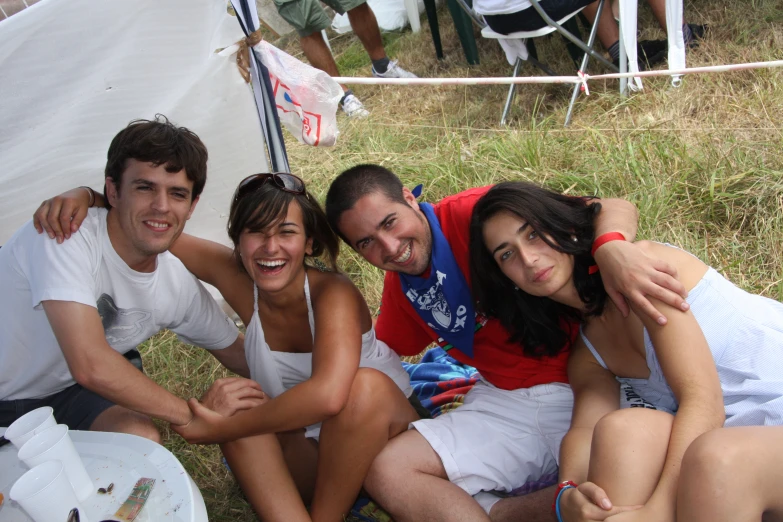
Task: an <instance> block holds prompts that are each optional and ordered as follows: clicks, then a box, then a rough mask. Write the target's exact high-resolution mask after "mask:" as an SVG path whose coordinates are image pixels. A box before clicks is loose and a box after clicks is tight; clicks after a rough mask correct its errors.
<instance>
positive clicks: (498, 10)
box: [473, 0, 533, 15]
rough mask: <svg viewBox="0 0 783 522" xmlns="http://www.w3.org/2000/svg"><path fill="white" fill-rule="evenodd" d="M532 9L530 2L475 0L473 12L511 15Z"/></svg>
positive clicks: (524, 0)
mask: <svg viewBox="0 0 783 522" xmlns="http://www.w3.org/2000/svg"><path fill="white" fill-rule="evenodd" d="M530 7H533V4H531V3H530V0H473V10H474V11H476V12H477V13H478V14H482V15H500V14H510V13H516V12H517V11H523V10H525V9H528V8H530Z"/></svg>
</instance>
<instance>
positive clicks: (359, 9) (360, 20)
mask: <svg viewBox="0 0 783 522" xmlns="http://www.w3.org/2000/svg"><path fill="white" fill-rule="evenodd" d="M348 20H349V21H350V22H351V28H352V29H353V32H354V33H356V36H358V37H359V40H360V41H361V42H362V45H364V48H365V49H366V50H367V54H369V55H370V60H380V59H381V58H384V57H385V56H386V51H385V50H384V49H383V40H381V30H380V29H379V28H378V20H376V19H375V13H373V12H372V9H370V6H369V5H367V3H366V2H365V3H363V4H362V5H359V6H356V7H354V8H353V9H351V10H350V11H348ZM333 76H334V75H333Z"/></svg>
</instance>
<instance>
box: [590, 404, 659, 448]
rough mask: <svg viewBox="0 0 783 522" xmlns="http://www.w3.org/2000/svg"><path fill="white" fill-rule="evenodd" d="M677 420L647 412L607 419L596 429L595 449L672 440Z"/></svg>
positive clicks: (627, 412) (624, 413) (629, 410)
mask: <svg viewBox="0 0 783 522" xmlns="http://www.w3.org/2000/svg"><path fill="white" fill-rule="evenodd" d="M673 420H674V417H673V416H672V415H669V414H668V413H663V412H660V411H656V410H650V409H647V408H626V409H623V410H617V411H613V412H612V413H609V414H608V415H605V416H604V417H602V418H601V420H599V421H598V423H597V424H596V425H595V430H594V431H593V445H597V446H599V447H606V448H612V449H615V450H616V449H617V448H620V447H623V446H625V445H626V444H633V445H634V446H638V445H639V443H640V442H644V441H650V442H652V441H659V440H665V441H668V440H669V436H670V434H671V427H672V422H673Z"/></svg>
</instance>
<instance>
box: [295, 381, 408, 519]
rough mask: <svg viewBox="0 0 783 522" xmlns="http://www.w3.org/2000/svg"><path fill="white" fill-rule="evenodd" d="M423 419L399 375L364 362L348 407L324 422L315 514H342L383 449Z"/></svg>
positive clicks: (315, 516) (321, 516) (320, 516)
mask: <svg viewBox="0 0 783 522" xmlns="http://www.w3.org/2000/svg"><path fill="white" fill-rule="evenodd" d="M418 419H419V416H418V414H417V413H416V411H415V410H414V409H413V406H411V404H410V403H409V402H408V400H407V399H406V397H405V395H404V394H403V393H402V391H400V389H399V387H397V385H396V384H395V383H394V381H392V380H391V379H390V378H389V377H388V376H387V375H385V374H383V373H381V372H379V371H377V370H374V369H371V368H360V369H359V371H358V372H357V373H356V376H355V377H354V380H353V385H352V386H351V391H350V394H349V396H348V402H347V403H346V405H345V407H344V408H343V409H342V411H341V412H340V413H338V414H337V415H336V416H334V417H332V418H330V419H328V420H326V421H324V422H323V424H322V427H321V435H320V439H319V458H318V472H317V475H316V481H315V492H314V494H313V503H312V506H311V510H310V513H311V516H312V518H313V520H314V521H324V522H331V521H334V520H342V519H343V516H344V515H346V514H347V513H348V511H349V510H350V509H351V506H352V505H353V503H354V502H355V501H356V497H357V496H358V495H359V491H360V490H361V487H362V483H363V482H364V479H365V477H366V475H367V470H368V469H369V468H370V464H371V463H372V462H373V460H374V459H375V457H376V456H377V455H378V453H380V452H381V450H382V449H383V447H384V446H386V444H387V443H388V442H389V439H391V438H392V437H394V436H396V435H397V434H399V433H401V432H403V431H405V430H406V429H408V425H409V424H410V423H411V422H413V421H415V420H418Z"/></svg>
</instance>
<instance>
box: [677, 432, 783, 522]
mask: <svg viewBox="0 0 783 522" xmlns="http://www.w3.org/2000/svg"><path fill="white" fill-rule="evenodd" d="M781 482H783V427H781V426H751V427H742V428H722V429H718V430H714V431H711V432H709V433H705V434H704V435H702V436H700V437H699V438H698V439H696V440H695V441H693V443H692V444H691V445H690V447H689V448H688V451H687V452H686V453H685V457H684V459H683V462H682V472H681V474H680V485H679V491H678V494H677V520H687V521H689V522H707V521H709V522H758V521H759V520H762V519H763V520H764V521H765V522H767V521H772V520H776V521H780V520H783V495H781V494H780V484H781Z"/></svg>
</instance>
